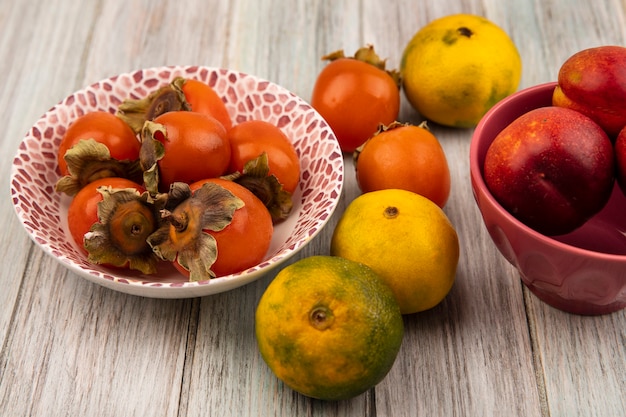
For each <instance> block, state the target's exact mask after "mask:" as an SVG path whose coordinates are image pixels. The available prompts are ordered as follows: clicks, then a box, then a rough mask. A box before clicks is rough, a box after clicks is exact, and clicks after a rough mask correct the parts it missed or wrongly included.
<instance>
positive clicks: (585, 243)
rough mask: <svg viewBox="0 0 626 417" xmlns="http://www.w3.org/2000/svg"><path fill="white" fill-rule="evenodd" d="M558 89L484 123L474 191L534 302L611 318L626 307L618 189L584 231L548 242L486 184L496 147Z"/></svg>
mask: <svg viewBox="0 0 626 417" xmlns="http://www.w3.org/2000/svg"><path fill="white" fill-rule="evenodd" d="M555 87H556V83H555V82H550V83H545V84H541V85H537V86H534V87H530V88H527V89H524V90H521V91H519V92H517V93H515V94H513V95H511V96H509V97H507V98H506V99H504V100H502V101H501V102H499V103H498V104H497V105H495V106H494V107H493V108H492V109H491V110H490V111H489V112H488V113H487V114H486V115H485V116H484V117H483V118H482V120H481V121H480V123H479V124H478V126H477V127H476V130H475V131H474V134H473V137H472V141H471V144H470V176H471V183H472V190H473V193H474V198H475V200H476V203H477V205H478V208H479V210H480V212H481V215H482V218H483V221H484V224H485V226H486V228H487V231H488V232H489V235H490V236H491V238H492V240H493V242H494V243H495V245H496V247H497V248H498V250H499V251H500V252H501V254H502V255H503V256H504V257H505V258H506V259H507V260H508V261H509V262H510V263H511V264H512V265H513V266H515V267H516V268H517V269H518V271H519V273H520V276H521V279H522V281H523V283H524V284H525V285H526V286H527V287H528V288H529V289H530V291H531V292H532V293H533V294H535V295H536V296H537V297H538V298H539V299H541V300H542V301H544V302H546V303H547V304H549V305H550V306H552V307H555V308H557V309H560V310H562V311H565V312H569V313H574V314H582V315H599V314H608V313H611V312H615V311H618V310H621V309H623V308H625V307H626V216H625V215H624V213H626V197H625V196H624V193H623V192H622V191H621V189H620V188H619V186H618V184H617V182H615V183H614V184H613V186H612V188H611V189H609V193H608V195H607V199H608V201H607V202H606V203H605V204H603V205H602V208H601V209H600V210H599V211H598V212H596V214H594V215H593V216H591V217H590V218H588V219H586V221H584V222H583V223H582V225H580V226H577V227H575V228H574V229H573V230H570V231H566V232H564V233H561V234H550V235H548V234H542V233H540V232H539V231H537V228H536V227H535V228H531V227H530V226H528V225H527V223H526V222H522V221H521V220H519V219H518V217H516V216H514V215H513V214H511V212H510V211H509V210H507V209H505V208H504V207H503V205H502V204H501V203H500V202H499V200H498V199H496V197H494V194H493V193H492V192H491V191H490V188H489V187H488V186H487V182H486V180H485V159H486V155H487V152H488V149H489V147H490V145H491V144H492V142H493V141H494V139H495V138H496V137H497V136H498V135H499V134H500V132H501V131H503V130H504V129H505V128H506V127H507V126H509V125H510V124H511V123H512V122H513V121H515V120H516V119H518V118H519V117H520V116H522V115H525V114H527V113H528V112H530V111H533V110H535V109H539V108H543V107H549V106H551V104H552V94H553V92H554V89H555ZM557 220H559V219H557V218H554V222H555V223H556V222H557Z"/></svg>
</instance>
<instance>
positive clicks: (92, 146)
mask: <svg viewBox="0 0 626 417" xmlns="http://www.w3.org/2000/svg"><path fill="white" fill-rule="evenodd" d="M63 158H64V159H65V162H67V170H68V172H69V175H65V176H63V177H61V178H60V179H59V181H57V183H56V190H57V191H59V192H63V193H65V194H67V195H70V196H73V195H75V194H76V193H77V192H78V191H79V190H80V189H81V188H83V187H84V186H85V185H87V184H89V183H90V182H92V181H95V180H97V179H100V178H107V177H121V178H127V179H130V180H132V181H135V182H141V181H142V179H141V178H142V169H141V166H140V165H139V160H135V161H131V160H117V159H115V158H113V157H111V152H110V151H109V148H107V147H106V145H104V144H102V143H99V142H97V141H96V140H94V139H81V140H80V141H78V142H77V143H76V144H75V145H74V146H72V147H71V148H70V149H68V150H67V151H66V152H65V155H64V156H63Z"/></svg>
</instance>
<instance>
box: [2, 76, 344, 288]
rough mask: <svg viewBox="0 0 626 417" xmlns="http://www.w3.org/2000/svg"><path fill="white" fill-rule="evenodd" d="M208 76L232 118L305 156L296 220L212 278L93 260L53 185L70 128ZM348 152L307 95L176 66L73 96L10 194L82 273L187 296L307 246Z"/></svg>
mask: <svg viewBox="0 0 626 417" xmlns="http://www.w3.org/2000/svg"><path fill="white" fill-rule="evenodd" d="M177 76H182V77H185V78H192V79H197V80H200V81H204V82H206V83H208V84H209V85H210V86H211V87H212V88H213V89H214V90H215V91H216V92H217V93H218V94H219V95H220V96H221V97H222V98H223V100H224V102H225V104H226V107H227V108H228V111H229V113H230V115H231V118H232V120H233V124H237V123H240V122H242V121H244V120H248V119H262V120H265V121H268V122H271V123H274V124H275V125H277V126H279V127H280V128H281V129H282V130H283V132H284V133H285V134H286V135H287V136H288V137H289V138H290V139H291V140H292V142H293V144H294V146H295V148H296V151H297V153H298V155H299V157H300V169H301V177H300V184H299V187H298V189H297V190H296V191H295V192H294V194H293V197H294V206H293V210H292V213H291V214H290V216H289V218H288V219H287V220H286V221H284V222H282V223H280V224H278V225H277V226H276V227H275V231H274V235H273V238H272V242H271V244H270V249H269V250H268V253H267V255H266V258H265V260H264V261H263V262H261V263H260V264H259V265H256V266H254V267H252V268H250V269H247V270H245V271H242V272H240V273H237V274H233V275H228V276H225V277H220V278H215V279H212V280H208V281H200V282H188V281H187V280H186V278H185V277H183V276H182V275H181V274H179V273H178V272H177V271H176V270H175V269H174V268H173V267H171V266H169V265H165V267H164V268H163V269H162V270H160V271H159V273H158V274H155V275H142V274H140V273H136V272H134V271H130V270H121V269H108V268H104V267H101V266H98V265H93V264H91V263H89V262H88V261H87V258H86V256H85V254H84V253H83V252H82V251H81V250H80V249H79V248H78V247H77V246H76V245H75V243H74V242H73V240H72V238H71V235H70V233H69V230H68V226H67V208H68V206H69V202H70V201H71V200H70V198H69V197H67V196H65V195H62V194H60V193H57V192H55V190H54V186H55V184H56V182H57V180H58V179H59V173H58V172H57V159H56V158H57V156H56V155H57V151H58V147H59V143H60V141H61V138H62V136H63V134H64V132H65V130H66V128H67V126H68V125H69V124H70V123H71V122H72V121H73V120H75V119H76V118H78V117H79V116H81V115H82V114H85V113H87V112H91V111H96V110H104V111H109V112H112V113H114V112H115V111H116V109H117V106H118V105H119V104H120V103H121V102H122V101H123V100H125V99H127V98H141V97H144V96H146V95H147V94H149V93H150V92H152V91H154V90H156V89H158V88H159V87H161V86H163V85H165V84H168V83H169V82H170V81H172V80H173V79H174V78H175V77H177ZM343 170H344V166H343V157H342V153H341V149H340V148H339V144H338V143H337V140H336V138H335V136H334V134H333V132H332V130H331V129H330V127H329V126H328V124H327V123H326V122H325V121H324V119H323V118H322V117H321V116H320V115H319V114H318V113H317V112H316V111H315V110H314V109H313V108H312V107H311V106H310V105H309V104H308V103H307V102H305V101H304V100H302V99H301V98H299V97H297V96H296V95H294V94H293V93H291V92H289V91H288V90H286V89H284V88H283V87H280V86H278V85H276V84H273V83H271V82H269V81H266V80H263V79H260V78H258V77H255V76H252V75H248V74H243V73H240V72H236V71H231V70H228V69H219V68H209V67H201V66H176V67H158V68H148V69H142V70H138V71H135V72H131V73H125V74H120V75H117V76H114V77H111V78H108V79H105V80H102V81H99V82H97V83H95V84H92V85H90V86H88V87H86V88H84V89H82V90H79V91H77V92H75V93H74V94H72V95H70V96H68V97H67V98H65V99H64V100H63V101H61V102H60V103H58V104H57V105H56V106H54V107H52V108H51V109H50V110H49V111H48V112H46V113H45V114H44V115H43V116H42V117H41V118H40V119H39V120H37V122H36V123H35V124H34V125H33V127H32V128H31V129H30V130H29V132H28V133H27V134H26V136H25V137H24V139H23V141H22V143H21V144H20V145H19V148H18V150H17V154H16V156H15V158H14V160H13V167H12V170H11V182H10V192H11V199H12V201H13V205H14V208H15V212H16V214H17V217H18V218H19V220H20V222H21V223H22V225H23V226H24V228H25V229H26V231H27V232H28V234H29V236H30V237H31V238H32V239H33V241H34V242H35V243H36V244H37V245H39V247H41V248H42V249H43V250H44V251H45V252H46V253H48V254H49V255H51V256H53V257H54V258H55V259H56V260H58V261H59V262H60V263H61V264H62V265H63V266H65V267H67V268H69V269H70V270H71V271H73V272H75V273H76V274H78V275H80V276H81V277H83V278H85V279H87V280H89V281H91V282H94V283H96V284H100V285H102V286H104V287H107V288H111V289H113V290H116V291H121V292H124V293H128V294H134V295H141V296H147V297H157V298H187V297H199V296H205V295H209V294H214V293H219V292H223V291H228V290H231V289H233V288H237V287H240V286H242V285H245V284H248V283H250V282H252V281H254V280H256V279H258V278H260V277H261V276H263V275H264V274H265V273H267V272H268V271H270V270H271V269H273V268H275V267H277V266H279V265H280V264H281V263H283V262H284V261H286V260H287V259H289V258H290V257H291V256H293V255H294V254H296V253H297V252H298V251H299V250H300V249H302V248H303V247H304V246H305V245H306V244H307V243H308V242H310V241H311V239H312V238H313V237H314V236H315V235H317V234H318V233H319V232H320V230H321V229H322V228H323V227H324V225H325V224H326V223H327V221H328V220H329V219H330V217H331V215H332V213H333V211H334V210H335V207H336V206H337V203H338V200H339V197H340V195H341V191H342V187H343Z"/></svg>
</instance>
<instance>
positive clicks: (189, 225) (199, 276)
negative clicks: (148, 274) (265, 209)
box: [147, 182, 244, 281]
mask: <svg viewBox="0 0 626 417" xmlns="http://www.w3.org/2000/svg"><path fill="white" fill-rule="evenodd" d="M243 206H244V202H243V200H241V199H240V198H239V197H237V196H235V195H234V194H233V193H231V192H230V191H228V190H227V189H225V188H224V187H222V186H220V185H218V184H215V183H211V182H208V183H205V184H204V185H202V187H200V188H199V189H198V190H196V191H195V192H193V193H192V191H191V188H190V187H189V185H188V184H186V183H183V182H176V183H173V184H172V186H171V187H170V191H169V193H168V199H167V202H166V204H165V207H164V208H163V209H162V210H161V218H162V220H163V224H162V225H161V226H160V227H159V229H158V230H156V231H155V232H154V233H153V234H152V235H150V236H149V237H148V239H147V242H148V244H149V245H150V246H151V247H152V250H153V251H154V253H156V255H157V256H158V257H159V258H160V259H163V260H166V261H170V262H174V261H177V262H178V263H179V264H180V265H181V266H182V267H183V268H185V269H186V270H187V271H189V280H190V281H205V280H208V279H211V278H214V277H215V273H214V272H213V271H212V270H211V267H212V266H213V264H214V263H215V261H216V260H217V256H218V248H217V242H216V240H215V238H214V237H213V236H212V235H211V234H210V233H208V231H214V232H218V231H220V230H223V229H224V228H225V227H227V226H228V225H229V224H230V223H231V221H232V219H233V216H234V214H235V211H236V210H238V209H240V208H241V207H243Z"/></svg>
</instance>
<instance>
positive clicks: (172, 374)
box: [0, 0, 626, 417]
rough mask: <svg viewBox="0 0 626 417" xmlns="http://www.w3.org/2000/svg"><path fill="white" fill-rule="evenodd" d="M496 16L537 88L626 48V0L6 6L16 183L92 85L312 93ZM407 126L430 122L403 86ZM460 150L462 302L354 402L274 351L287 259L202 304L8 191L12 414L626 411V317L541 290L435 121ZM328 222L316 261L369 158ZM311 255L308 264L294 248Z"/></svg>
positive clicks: (458, 294)
mask: <svg viewBox="0 0 626 417" xmlns="http://www.w3.org/2000/svg"><path fill="white" fill-rule="evenodd" d="M457 12H465V13H476V14H481V15H483V16H485V17H487V18H489V19H491V20H493V21H494V22H496V23H497V24H498V25H500V26H501V27H502V28H503V29H505V30H506V31H507V32H508V33H509V34H510V35H511V37H512V38H513V40H514V41H515V43H516V44H517V45H518V48H519V50H520V54H521V55H522V60H523V63H524V71H523V77H522V85H521V87H522V88H523V87H528V86H531V85H534V84H538V83H542V82H547V81H551V80H554V79H556V74H557V71H558V68H559V66H560V63H561V62H562V61H563V60H565V59H566V58H567V57H568V56H570V55H571V54H572V53H574V52H576V51H577V50H580V49H582V48H586V47H590V46H596V45H601V44H621V45H624V44H626V3H625V2H624V1H623V0H602V1H597V2H593V3H590V2H586V1H583V0H576V1H574V0H551V1H539V0H534V1H526V0H513V1H509V2H500V1H494V0H462V1H453V0H438V1H431V2H419V1H410V0H399V1H395V2H380V1H377V0H361V1H358V0H346V1H341V2H337V1H335V2H333V1H328V0H320V1H306V0H294V1H290V2H284V1H282V0H234V1H228V2H226V1H220V0H210V1H209V0H202V1H201V0H183V1H174V0H163V1H151V0H126V1H122V0H111V1H104V0H98V1H94V2H72V1H69V0H56V1H51V2H38V1H36V0H25V1H22V2H10V1H7V0H0V28H1V29H0V30H1V31H2V36H1V37H0V73H2V74H3V78H4V82H3V83H0V108H2V109H3V111H2V112H0V122H1V123H2V126H3V127H4V134H3V135H2V136H1V137H0V154H1V155H2V158H0V178H3V184H4V185H3V187H4V189H5V190H7V189H8V178H9V173H10V169H11V159H12V155H13V154H14V153H15V150H16V148H17V146H18V144H19V142H20V141H21V138H22V137H23V135H24V134H25V133H26V131H27V130H28V129H29V128H30V126H31V125H32V123H33V122H34V121H35V120H36V119H37V118H38V117H39V116H40V115H41V114H42V113H44V112H45V111H46V110H47V109H48V108H50V107H51V106H52V105H54V104H55V103H57V102H58V101H60V100H61V99H62V98H63V97H65V96H67V95H68V94H71V93H72V92H73V91H75V90H77V89H78V88H81V87H83V86H84V85H86V84H89V83H92V82H95V81H98V80H100V79H102V78H106V77H110V76H112V75H114V74H117V73H120V72H127V71H132V70H135V69H138V68H142V67H151V66H160V65H186V64H198V65H208V66H216V67H227V68H232V69H236V70H239V71H243V72H248V73H252V74H255V75H257V76H259V77H263V78H266V79H268V80H270V81H273V82H276V83H278V84H280V85H282V86H284V87H286V88H288V89H289V90H291V91H293V92H294V93H296V94H298V95H300V96H301V97H303V98H304V99H305V100H309V99H310V94H311V89H312V86H313V83H314V81H315V78H316V76H317V74H318V72H319V71H320V70H321V68H322V67H323V66H324V62H322V61H321V60H320V57H321V56H322V55H324V54H326V53H328V52H331V51H334V50H338V49H344V50H345V51H346V52H347V53H352V52H354V51H355V50H356V49H357V48H358V47H360V46H362V45H364V44H367V43H371V44H374V45H375V47H376V50H377V51H378V53H379V54H380V55H381V56H383V57H386V58H388V65H389V66H390V67H395V68H397V67H398V66H399V63H400V58H401V55H402V50H403V47H404V45H405V44H406V43H407V42H408V40H409V39H410V38H411V36H412V35H413V34H414V33H415V32H416V31H417V30H418V28H419V27H421V26H423V25H424V24H426V23H427V22H428V21H430V20H432V19H434V18H437V17H441V16H444V15H447V14H452V13H457ZM400 120H402V121H406V122H412V123H418V122H420V121H421V119H420V117H419V115H418V114H416V113H415V112H414V111H413V110H412V109H411V108H410V106H409V105H408V103H407V102H406V100H404V98H403V102H402V107H401V113H400ZM431 128H432V130H433V133H435V135H436V136H437V137H438V138H439V139H440V141H441V143H442V146H443V147H444V150H445V152H446V154H447V156H448V159H449V162H450V167H451V174H452V195H451V197H450V200H449V202H448V204H447V206H446V208H445V211H446V213H447V214H448V216H449V217H450V219H451V221H452V222H453V223H454V224H455V226H456V227H457V230H458V232H459V238H460V243H461V259H460V263H459V269H458V274H457V279H456V283H455V285H454V287H453V289H452V291H451V293H450V294H449V296H448V297H447V298H446V299H445V300H444V301H443V302H442V303H441V304H440V305H438V306H437V307H435V308H433V309H432V310H430V311H427V312H424V313H420V314H414V315H409V316H405V318H404V323H405V327H406V333H405V338H404V341H403V345H402V347H401V350H400V353H399V355H398V359H397V361H396V363H395V364H394V366H393V368H392V370H391V371H390V373H389V374H388V376H387V377H386V378H385V379H384V380H383V381H382V382H381V383H380V384H379V385H378V386H377V387H376V388H374V389H372V390H370V391H368V392H367V393H365V394H363V395H361V396H359V397H357V398H354V399H352V400H349V401H341V402H336V403H335V402H323V401H317V400H312V399H309V398H306V397H304V396H302V395H299V394H297V393H295V392H293V391H291V390H290V389H289V388H287V387H286V386H285V385H284V384H282V383H281V382H280V381H278V380H277V379H276V378H275V377H274V375H273V374H272V373H271V371H270V370H269V368H268V367H267V366H266V365H265V363H264V362H263V360H262V358H261V357H260V354H259V352H258V350H257V348H256V341H255V338H254V311H255V308H256V304H257V303H258V300H259V298H260V297H261V295H262V293H263V291H264V290H265V288H266V287H267V285H268V284H269V282H270V281H271V279H272V278H273V276H274V275H275V273H276V272H274V273H270V274H268V275H267V276H265V277H263V278H262V279H260V280H258V281H256V282H254V283H252V284H250V285H247V286H245V287H242V288H239V289H236V290H233V291H230V292H227V293H223V294H218V295H215V296H210V297H204V298H198V299H189V300H158V299H145V298H141V297H134V296H129V295H125V294H120V293H116V292H114V291H111V290H108V289H105V288H101V287H99V286H96V285H93V284H90V283H88V282H86V281H85V280H83V279H81V278H80V277H78V276H76V275H74V274H73V273H71V272H68V271H66V270H65V269H63V268H62V267H61V266H59V265H58V264H57V263H56V261H54V260H53V259H52V258H50V257H49V256H47V255H45V254H44V253H43V252H42V251H41V250H39V248H37V247H36V246H34V244H33V243H32V242H31V241H30V240H29V238H28V237H27V235H26V233H25V232H23V230H22V229H21V226H20V225H19V223H18V221H17V218H16V217H15V215H14V213H13V208H12V204H11V201H10V199H9V198H8V196H7V195H6V194H5V198H3V199H0V213H1V215H2V216H3V218H4V219H5V221H4V222H3V227H2V228H0V254H2V255H1V256H2V260H3V263H4V264H3V268H2V269H1V270H0V414H1V415H7V416H9V415H10V416H67V415H72V416H74V415H84V416H142V417H144V416H155V417H156V416H168V417H169V416H181V417H182V416H189V417H190V416H207V415H209V416H225V417H227V416H325V417H330V416H337V417H338V416H359V417H361V416H371V417H373V416H377V417H381V416H393V417H396V416H407V417H408V416H459V417H460V416H491V415H506V416H509V415H510V416H551V417H555V416H559V417H560V416H563V417H570V416H599V417H600V416H602V417H622V416H624V415H626V395H625V394H624V393H625V392H626V330H625V329H626V312H625V311H622V312H618V313H614V314H611V315H608V316H602V317H581V316H575V315H570V314H566V313H563V312H560V311H558V310H555V309H553V308H551V307H549V306H547V305H545V304H543V303H541V302H540V301H538V300H537V298H536V297H534V296H533V295H532V294H530V293H529V292H528V291H527V290H526V289H525V288H524V287H523V286H522V284H521V282H520V280H519V276H518V274H517V272H516V270H515V269H514V268H513V267H512V266H511V265H509V264H508V263H507V262H506V261H505V260H504V258H503V257H502V256H500V254H499V253H498V251H497V250H496V248H495V246H494V245H493V243H492V242H491V240H490V239H489V236H488V234H487V232H486V230H485V228H484V226H483V224H482V221H481V218H480V213H479V211H478V209H477V207H476V205H475V203H474V200H473V196H472V192H471V187H470V180H469V160H468V152H469V142H470V139H471V134H472V131H471V130H469V129H466V130H455V129H447V128H443V127H439V126H431ZM344 159H345V163H346V169H345V174H346V175H345V188H344V193H343V195H342V198H341V201H340V204H339V206H338V208H337V210H336V212H335V214H334V215H333V217H332V218H331V219H330V221H329V223H328V225H327V227H326V228H325V229H324V230H323V231H322V233H320V234H319V235H318V236H317V237H315V238H314V239H313V240H312V241H311V243H310V244H309V245H308V246H307V247H305V248H304V249H303V250H302V251H301V252H300V253H299V255H298V257H296V259H298V258H301V257H305V256H310V255H314V254H327V253H328V252H329V243H330V236H331V234H332V230H333V228H334V225H335V224H336V223H337V221H338V219H339V216H340V215H341V213H342V212H343V209H345V207H346V206H347V205H348V204H349V203H350V202H351V201H352V200H353V199H354V198H355V197H356V196H357V195H358V194H359V191H358V187H357V185H356V181H355V178H354V175H353V165H352V162H351V159H350V157H349V156H346V157H345V158H344ZM294 261H295V259H293V260H291V261H290V262H294Z"/></svg>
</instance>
